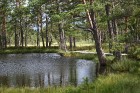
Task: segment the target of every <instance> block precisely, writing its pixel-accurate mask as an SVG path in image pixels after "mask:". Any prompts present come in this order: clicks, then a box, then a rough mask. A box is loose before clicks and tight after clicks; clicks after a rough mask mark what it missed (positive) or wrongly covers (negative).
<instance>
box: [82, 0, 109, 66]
mask: <svg viewBox="0 0 140 93" xmlns="http://www.w3.org/2000/svg"><path fill="white" fill-rule="evenodd" d="M83 3H84V4H86V1H85V0H83ZM90 4H91V5H92V4H93V0H90ZM86 12H87V18H88V20H89V23H90V29H91V33H92V35H93V37H94V39H95V47H96V52H97V56H98V59H99V63H100V66H105V65H106V58H105V55H104V52H103V50H102V46H101V38H100V33H99V31H98V29H97V24H96V17H95V12H94V10H93V9H90V11H89V10H88V9H87V10H86Z"/></svg>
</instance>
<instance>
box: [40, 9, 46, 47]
mask: <svg viewBox="0 0 140 93" xmlns="http://www.w3.org/2000/svg"><path fill="white" fill-rule="evenodd" d="M40 11H41V9H40ZM40 19H41V20H40V24H41V25H40V31H41V39H42V44H43V47H45V42H44V37H43V24H42V11H41V12H40Z"/></svg>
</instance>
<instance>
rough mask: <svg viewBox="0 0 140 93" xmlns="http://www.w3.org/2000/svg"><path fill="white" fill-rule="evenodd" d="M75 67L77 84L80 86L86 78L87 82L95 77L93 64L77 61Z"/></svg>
mask: <svg viewBox="0 0 140 93" xmlns="http://www.w3.org/2000/svg"><path fill="white" fill-rule="evenodd" d="M76 67H77V78H78V79H77V84H81V83H82V82H83V81H84V79H85V78H88V80H89V82H91V81H93V78H94V77H95V63H93V62H92V61H87V60H78V61H77V63H76Z"/></svg>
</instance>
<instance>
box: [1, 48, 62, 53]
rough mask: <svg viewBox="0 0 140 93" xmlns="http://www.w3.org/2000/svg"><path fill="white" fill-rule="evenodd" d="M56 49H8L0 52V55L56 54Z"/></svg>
mask: <svg viewBox="0 0 140 93" xmlns="http://www.w3.org/2000/svg"><path fill="white" fill-rule="evenodd" d="M58 51H59V50H58V49H57V47H52V48H43V47H40V48H39V47H18V48H15V47H8V48H6V49H3V50H0V54H18V53H58Z"/></svg>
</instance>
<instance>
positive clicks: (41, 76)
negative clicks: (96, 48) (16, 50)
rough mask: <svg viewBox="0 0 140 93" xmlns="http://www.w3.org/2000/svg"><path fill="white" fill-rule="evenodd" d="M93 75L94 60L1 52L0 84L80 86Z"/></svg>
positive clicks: (16, 85)
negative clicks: (4, 53)
mask: <svg viewBox="0 0 140 93" xmlns="http://www.w3.org/2000/svg"><path fill="white" fill-rule="evenodd" d="M84 78H88V80H89V82H91V81H93V80H94V78H95V63H94V62H92V61H87V60H80V59H73V58H65V57H61V56H60V55H58V54H55V53H49V54H47V53H45V54H37V53H33V54H8V55H0V86H8V87H22V86H27V87H47V86H53V85H57V86H59V85H69V84H72V85H75V86H77V85H79V84H81V83H82V82H83V81H84Z"/></svg>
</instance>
